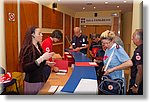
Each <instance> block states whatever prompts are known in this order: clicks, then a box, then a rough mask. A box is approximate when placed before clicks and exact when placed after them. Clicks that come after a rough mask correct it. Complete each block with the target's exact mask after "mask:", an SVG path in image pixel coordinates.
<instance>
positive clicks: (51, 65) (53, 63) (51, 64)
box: [46, 61, 56, 67]
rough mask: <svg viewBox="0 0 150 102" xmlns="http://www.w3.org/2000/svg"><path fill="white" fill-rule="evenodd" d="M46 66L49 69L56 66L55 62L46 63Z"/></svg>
mask: <svg viewBox="0 0 150 102" xmlns="http://www.w3.org/2000/svg"><path fill="white" fill-rule="evenodd" d="M46 64H47V65H49V66H50V67H53V66H54V65H55V64H56V62H50V61H46Z"/></svg>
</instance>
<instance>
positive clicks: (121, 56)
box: [104, 43, 130, 79]
mask: <svg viewBox="0 0 150 102" xmlns="http://www.w3.org/2000/svg"><path fill="white" fill-rule="evenodd" d="M116 46H118V48H117V47H116ZM113 50H114V54H113V56H112V59H111V61H110V63H109V65H108V69H110V68H113V67H115V66H119V65H121V64H122V63H124V62H126V61H127V60H129V59H130V58H129V56H128V55H127V53H126V52H125V50H124V49H123V48H122V47H121V46H120V45H117V44H116V43H114V45H113V46H112V47H111V48H110V49H107V50H106V52H105V55H104V58H105V59H104V65H106V64H107V62H108V59H109V57H110V56H111V54H112V52H113ZM122 74H123V70H117V71H114V72H112V73H110V74H109V75H110V77H111V78H112V79H116V78H122Z"/></svg>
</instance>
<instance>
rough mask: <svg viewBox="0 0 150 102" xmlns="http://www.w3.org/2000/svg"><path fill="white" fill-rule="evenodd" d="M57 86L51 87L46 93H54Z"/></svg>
mask: <svg viewBox="0 0 150 102" xmlns="http://www.w3.org/2000/svg"><path fill="white" fill-rule="evenodd" d="M57 88H58V86H51V87H50V88H49V90H48V92H52V93H54V92H55V91H56V90H57Z"/></svg>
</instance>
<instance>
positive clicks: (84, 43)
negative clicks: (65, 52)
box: [69, 27, 88, 55]
mask: <svg viewBox="0 0 150 102" xmlns="http://www.w3.org/2000/svg"><path fill="white" fill-rule="evenodd" d="M74 34H75V35H74V36H73V38H72V41H71V44H72V45H71V46H70V47H69V49H73V51H80V52H81V53H83V54H85V55H86V54H87V48H88V37H87V36H86V35H84V34H82V32H81V29H80V28H79V27H75V28H74Z"/></svg>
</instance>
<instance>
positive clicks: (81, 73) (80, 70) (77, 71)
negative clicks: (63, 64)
mask: <svg viewBox="0 0 150 102" xmlns="http://www.w3.org/2000/svg"><path fill="white" fill-rule="evenodd" d="M71 54H72V55H73V56H74V59H75V62H90V59H89V58H88V57H86V56H85V55H84V54H82V53H80V52H71ZM82 78H84V79H95V80H97V76H96V71H95V67H93V66H88V67H83V66H74V70H73V72H72V75H71V76H70V78H69V80H68V81H67V83H66V85H65V86H64V87H63V89H62V90H61V91H62V92H70V93H73V92H74V90H75V89H76V87H77V86H78V83H79V82H80V80H81V79H82Z"/></svg>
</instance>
